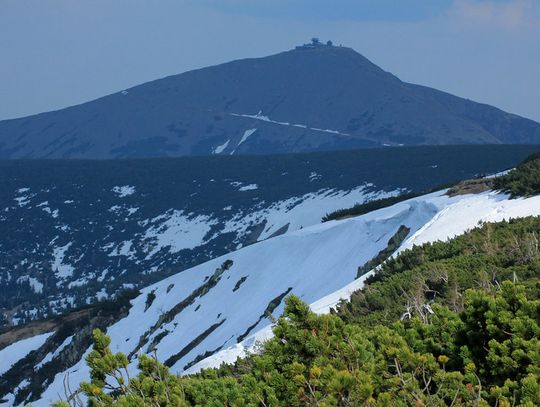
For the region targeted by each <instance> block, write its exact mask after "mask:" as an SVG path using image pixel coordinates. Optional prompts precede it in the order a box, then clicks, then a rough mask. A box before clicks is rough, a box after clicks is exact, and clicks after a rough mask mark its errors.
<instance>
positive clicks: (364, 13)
mask: <svg viewBox="0 0 540 407" xmlns="http://www.w3.org/2000/svg"><path fill="white" fill-rule="evenodd" d="M314 36H316V37H319V38H321V39H322V40H324V41H326V40H327V39H331V40H333V41H334V43H336V44H343V45H344V46H349V47H352V48H354V49H355V50H356V51H358V52H360V53H361V54H363V55H364V56H366V57H367V58H369V59H370V60H371V61H372V62H374V63H375V64H377V65H379V66H380V67H381V68H383V69H385V70H387V71H389V72H392V73H393V74H395V75H396V76H398V77H399V78H400V79H402V80H404V81H407V82H412V83H418V84H422V85H426V86H431V87H434V88H437V89H440V90H443V91H447V92H450V93H453V94H455V95H458V96H461V97H465V98H469V99H472V100H475V101H478V102H483V103H488V104H491V105H494V106H497V107H499V108H501V109H503V110H506V111H509V112H511V113H515V114H519V115H522V116H525V117H529V118H531V119H534V120H537V121H540V0H407V1H403V0H47V1H43V0H0V120H2V119H8V118H15V117H21V116H26V115H30V114H35V113H39V112H43V111H50V110H55V109H59V108H62V107H67V106H70V105H74V104H78V103H82V102H85V101H88V100H92V99H95V98H98V97H100V96H104V95H107V94H110V93H113V92H117V91H119V90H122V89H126V88H129V87H131V86H134V85H137V84H140V83H144V82H147V81H150V80H153V79H158V78H161V77H164V76H168V75H173V74H177V73H181V72H184V71H188V70H191V69H196V68H201V67H204V66H208V65H215V64H219V63H222V62H227V61H230V60H233V59H238V58H248V57H258V56H265V55H269V54H273V53H277V52H281V51H284V50H288V49H291V48H293V47H294V46H295V45H298V44H301V43H304V42H307V41H309V39H310V38H311V37H314Z"/></svg>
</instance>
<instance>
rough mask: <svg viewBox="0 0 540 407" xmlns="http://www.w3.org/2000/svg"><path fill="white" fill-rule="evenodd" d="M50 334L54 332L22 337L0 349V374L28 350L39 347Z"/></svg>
mask: <svg viewBox="0 0 540 407" xmlns="http://www.w3.org/2000/svg"><path fill="white" fill-rule="evenodd" d="M52 334H54V332H48V333H45V334H41V335H36V336H32V337H30V338H26V339H22V340H20V341H17V342H15V343H13V344H11V345H9V346H6V347H5V348H4V349H2V350H0V360H1V361H2V363H0V375H2V374H4V373H5V372H7V371H8V370H9V369H10V368H11V366H13V365H14V364H15V363H17V362H18V361H19V360H21V359H23V358H24V357H26V355H28V354H29V353H30V352H32V351H33V350H36V349H38V348H40V347H41V346H42V345H43V344H44V343H45V341H46V340H47V338H48V337H49V336H51V335H52Z"/></svg>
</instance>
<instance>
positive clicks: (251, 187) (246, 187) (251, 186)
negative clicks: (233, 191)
mask: <svg viewBox="0 0 540 407" xmlns="http://www.w3.org/2000/svg"><path fill="white" fill-rule="evenodd" d="M255 189H259V186H258V185H257V184H249V185H244V186H243V187H240V188H238V190H239V191H253V190H255Z"/></svg>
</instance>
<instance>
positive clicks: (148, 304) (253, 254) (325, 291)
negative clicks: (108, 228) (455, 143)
mask: <svg viewBox="0 0 540 407" xmlns="http://www.w3.org/2000/svg"><path fill="white" fill-rule="evenodd" d="M528 215H540V197H534V198H529V199H515V200H509V199H507V196H506V195H503V194H497V193H494V192H490V193H483V194H479V195H465V196H456V197H448V196H446V195H444V191H442V192H438V193H433V194H429V195H425V196H422V197H419V198H415V199H412V200H409V201H405V202H401V203H398V204H396V205H394V206H391V207H388V208H384V209H380V210H377V211H374V212H371V213H368V214H366V215H363V216H359V217H356V218H350V219H346V220H342V221H332V222H327V223H324V224H319V225H315V226H312V227H308V228H304V229H301V230H297V231H292V232H289V233H286V234H284V235H281V236H278V237H275V238H272V239H268V240H265V241H263V242H260V243H257V244H254V245H250V246H247V247H244V248H242V249H240V250H238V251H235V252H232V253H230V254H227V255H225V256H221V257H219V258H216V259H214V260H211V261H209V262H206V263H204V264H201V265H199V266H196V267H194V268H191V269H189V270H186V271H184V272H182V273H179V274H177V275H174V276H171V277H169V278H167V279H165V280H163V281H160V282H159V283H156V284H154V285H151V286H149V287H147V288H145V289H143V290H142V291H141V293H140V295H139V296H137V297H136V298H134V299H133V300H132V307H131V309H130V310H129V314H128V315H126V316H125V317H124V318H121V319H120V320H118V321H117V322H116V323H114V324H112V325H111V326H110V327H109V328H108V329H107V333H108V334H109V335H110V336H111V338H112V345H111V348H112V350H113V351H115V352H116V351H122V352H124V353H126V354H127V355H129V356H130V358H131V361H132V362H131V369H132V370H133V369H135V367H136V355H137V354H138V353H140V352H152V351H153V350H155V351H156V353H157V356H158V358H159V359H160V360H162V361H164V362H165V363H166V364H167V365H168V366H169V367H171V369H172V370H173V371H175V372H180V373H181V372H191V371H194V370H197V369H198V368H200V367H206V366H215V365H217V364H219V363H221V362H222V361H232V360H234V358H235V357H236V356H238V355H242V354H243V352H244V351H245V349H246V348H248V349H250V348H252V347H253V346H254V344H255V342H256V340H257V339H261V338H264V337H267V336H268V335H269V334H270V333H271V332H270V330H269V326H270V324H271V319H270V318H269V314H272V315H273V316H274V317H277V316H279V315H280V314H281V312H282V310H283V299H284V297H285V296H286V295H288V294H289V293H294V294H295V295H298V296H299V297H300V298H302V299H303V300H304V301H306V302H308V303H310V304H313V307H314V308H315V309H316V310H318V312H327V311H328V309H329V307H330V306H332V305H334V304H335V303H336V302H337V301H338V300H339V298H342V297H347V296H348V295H349V294H350V292H351V291H353V290H354V289H357V288H358V287H360V286H361V285H362V281H363V278H362V279H359V280H356V281H354V279H355V278H356V274H357V269H358V267H359V266H362V265H363V264H365V263H366V262H367V261H369V260H370V259H372V258H373V257H374V256H376V255H377V254H378V253H379V251H381V250H382V249H384V248H385V247H386V246H387V243H388V240H389V239H390V238H391V237H393V236H394V234H395V233H396V232H397V230H398V229H399V228H400V226H402V225H404V226H406V227H408V228H409V229H410V233H409V237H408V238H407V239H406V240H405V241H404V243H403V244H402V246H401V249H400V250H402V249H404V248H407V247H410V246H411V245H412V244H420V243H423V242H427V241H433V240H437V239H447V238H449V237H452V236H454V235H456V234H460V233H463V232H464V231H466V230H467V229H469V228H472V227H474V226H475V225H476V224H478V222H481V221H497V220H502V219H505V218H509V217H520V216H528ZM364 278H365V276H364ZM74 338H75V339H74V340H73V341H72V343H75V342H76V341H77V333H75V336H74ZM48 340H49V339H48ZM46 345H47V343H45V345H44V346H46ZM71 346H72V344H68V345H67V346H64V349H63V350H61V351H60V352H58V353H59V354H60V355H62V353H63V352H69V351H70V349H71ZM88 349H89V348H85V349H82V350H81V353H80V357H79V362H77V363H75V365H73V366H72V367H70V368H68V369H66V370H64V371H59V372H58V373H57V374H56V375H55V376H54V378H52V377H51V380H50V381H48V382H47V384H45V385H44V386H43V387H45V388H46V389H45V391H44V392H43V393H42V394H41V395H40V394H38V393H37V392H36V393H35V392H28V391H27V392H26V393H24V397H22V396H19V395H18V394H17V393H16V390H14V389H16V388H17V387H18V385H17V384H14V385H13V387H12V388H11V391H10V396H9V397H8V398H7V399H6V403H4V405H6V406H7V405H12V404H13V400H14V398H15V397H18V398H17V402H18V403H21V402H22V401H23V400H27V401H31V400H34V399H39V401H36V402H34V403H33V404H34V405H35V406H38V407H39V406H45V405H48V403H49V402H50V401H52V400H56V399H57V398H58V394H63V389H64V380H65V378H66V377H67V378H68V379H69V382H70V383H71V387H72V388H73V387H76V384H77V383H78V382H79V381H81V380H86V379H87V378H88V368H87V367H86V366H85V363H84V361H82V356H83V354H84V353H86V352H88ZM71 351H73V349H71ZM42 353H44V352H42ZM47 355H49V353H47ZM46 357H49V358H50V356H46ZM53 361H54V359H53ZM35 362H36V363H35V364H36V365H37V364H38V363H39V362H40V361H39V360H36V361H35ZM8 373H9V372H8ZM38 373H39V370H38ZM68 373H69V374H68ZM66 374H68V376H66ZM0 378H1V377H0ZM21 381H22V378H21ZM27 385H28V384H27ZM33 388H39V386H37V387H36V386H34V387H33ZM8 399H9V400H11V401H7V400H8Z"/></svg>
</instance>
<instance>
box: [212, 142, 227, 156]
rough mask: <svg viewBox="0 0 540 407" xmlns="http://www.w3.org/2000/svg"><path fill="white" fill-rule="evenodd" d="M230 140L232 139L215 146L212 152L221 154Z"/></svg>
mask: <svg viewBox="0 0 540 407" xmlns="http://www.w3.org/2000/svg"><path fill="white" fill-rule="evenodd" d="M229 141H231V140H227V141H226V142H225V143H223V144H221V145H219V146H217V147H216V148H214V150H212V154H221V153H222V152H223V151H224V150H225V149H226V148H227V146H228V145H229Z"/></svg>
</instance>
